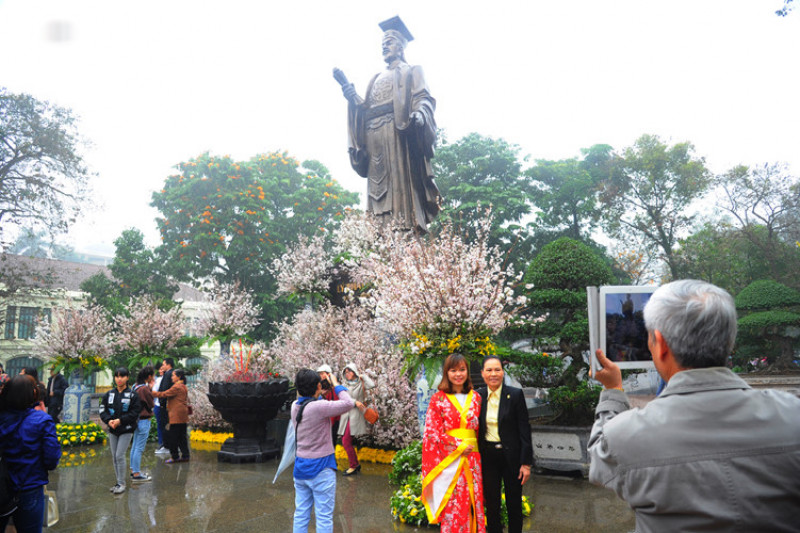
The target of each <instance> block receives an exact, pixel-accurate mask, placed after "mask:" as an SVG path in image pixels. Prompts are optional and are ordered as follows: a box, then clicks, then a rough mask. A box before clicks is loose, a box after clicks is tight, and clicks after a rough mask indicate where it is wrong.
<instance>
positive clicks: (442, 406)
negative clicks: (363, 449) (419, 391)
mask: <svg viewBox="0 0 800 533" xmlns="http://www.w3.org/2000/svg"><path fill="white" fill-rule="evenodd" d="M480 412H481V397H480V396H479V395H478V394H477V393H476V392H475V391H472V392H470V393H469V394H468V395H467V399H466V401H465V405H464V407H461V405H460V404H459V402H458V400H457V399H456V398H455V395H452V394H445V393H444V392H442V391H438V392H436V394H434V395H433V398H431V403H430V405H429V406H428V415H427V418H426V419H425V435H424V436H423V438H422V479H423V481H422V501H423V503H424V504H425V510H426V512H427V513H428V521H429V522H430V523H432V524H436V523H438V524H441V533H485V532H486V518H485V516H484V509H483V476H482V474H481V460H480V455H478V444H477V433H478V416H479V415H480ZM468 444H472V445H473V447H474V451H473V452H472V453H469V454H466V455H464V454H462V453H461V452H462V451H463V449H464V448H465V447H466V446H467V445H468Z"/></svg>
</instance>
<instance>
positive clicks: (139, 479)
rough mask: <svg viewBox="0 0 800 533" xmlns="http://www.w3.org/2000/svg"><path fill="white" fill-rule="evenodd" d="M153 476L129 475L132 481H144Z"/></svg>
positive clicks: (149, 479)
mask: <svg viewBox="0 0 800 533" xmlns="http://www.w3.org/2000/svg"><path fill="white" fill-rule="evenodd" d="M152 479H153V478H151V477H150V476H148V475H147V474H139V475H138V476H131V480H132V481H133V482H134V483H144V482H145V481H151V480H152Z"/></svg>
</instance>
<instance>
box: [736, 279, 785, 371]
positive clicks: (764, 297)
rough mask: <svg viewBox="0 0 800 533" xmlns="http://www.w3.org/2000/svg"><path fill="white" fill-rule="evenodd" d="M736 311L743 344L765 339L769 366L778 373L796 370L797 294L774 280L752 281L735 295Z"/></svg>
mask: <svg viewBox="0 0 800 533" xmlns="http://www.w3.org/2000/svg"><path fill="white" fill-rule="evenodd" d="M736 309H738V310H739V311H740V315H741V316H740V318H739V331H740V333H741V334H743V336H744V339H743V340H744V341H745V342H750V343H753V342H756V343H759V344H760V343H761V342H763V341H764V340H766V341H767V342H768V343H769V345H768V346H767V351H766V354H767V355H768V358H767V359H768V362H769V363H770V364H772V365H773V366H774V367H775V368H778V369H781V370H783V369H787V368H796V367H797V365H796V364H795V363H794V359H795V355H794V351H795V346H796V345H797V343H798V334H797V331H798V328H800V292H798V291H796V290H794V289H791V288H789V287H787V286H785V285H782V284H780V283H778V282H777V281H772V280H759V281H754V282H753V283H751V284H750V285H748V286H747V287H745V288H744V289H743V290H742V292H740V293H739V294H737V295H736ZM770 348H772V349H771V350H770ZM762 353H764V352H762Z"/></svg>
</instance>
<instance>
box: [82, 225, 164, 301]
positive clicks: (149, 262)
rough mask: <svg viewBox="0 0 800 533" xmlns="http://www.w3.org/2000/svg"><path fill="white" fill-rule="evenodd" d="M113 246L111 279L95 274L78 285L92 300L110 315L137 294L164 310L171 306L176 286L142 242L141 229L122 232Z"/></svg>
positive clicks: (160, 263) (153, 254) (110, 268)
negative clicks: (114, 249)
mask: <svg viewBox="0 0 800 533" xmlns="http://www.w3.org/2000/svg"><path fill="white" fill-rule="evenodd" d="M114 246H115V247H116V252H115V254H114V259H113V261H112V262H111V265H110V266H109V270H110V271H111V275H112V278H113V279H109V278H108V277H107V276H106V275H105V274H103V273H98V274H95V275H94V276H92V277H90V278H88V279H86V280H85V281H84V282H83V283H82V284H81V290H83V291H84V292H87V293H88V294H89V298H90V300H91V301H92V302H93V303H95V304H96V305H99V306H102V307H103V308H104V309H105V310H106V311H107V312H108V313H109V314H110V315H112V316H115V315H119V314H124V313H125V306H127V305H128V302H129V301H130V299H131V298H137V297H140V296H151V297H153V298H154V299H155V301H157V302H158V305H159V307H161V308H162V309H164V310H167V309H169V308H171V307H172V306H174V305H175V304H174V302H173V300H172V296H173V295H174V294H175V293H176V292H177V291H178V285H177V284H176V283H175V282H174V281H172V280H171V279H170V278H169V277H168V276H167V274H166V273H165V272H164V262H163V261H161V260H160V259H159V258H157V257H156V255H155V253H154V252H153V250H151V249H150V248H148V247H147V246H146V245H145V243H144V235H143V234H142V232H141V231H139V230H138V229H135V228H131V229H127V230H125V231H123V232H122V234H121V235H120V236H119V237H118V238H117V239H116V240H115V241H114Z"/></svg>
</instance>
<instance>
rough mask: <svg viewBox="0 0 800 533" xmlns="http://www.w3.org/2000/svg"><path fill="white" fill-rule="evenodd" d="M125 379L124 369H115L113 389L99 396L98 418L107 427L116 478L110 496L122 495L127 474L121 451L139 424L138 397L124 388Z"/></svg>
mask: <svg viewBox="0 0 800 533" xmlns="http://www.w3.org/2000/svg"><path fill="white" fill-rule="evenodd" d="M128 376H129V373H128V369H127V368H124V367H120V368H118V369H117V370H116V371H115V372H114V383H115V385H116V387H115V388H113V389H111V390H110V391H108V392H107V393H106V394H105V396H103V401H102V403H101V404H100V407H101V409H100V419H101V420H102V421H103V422H105V424H106V425H107V426H108V443H109V445H110V446H111V460H112V462H113V463H114V473H115V474H116V476H117V483H116V485H114V486H113V487H111V489H110V490H111V492H113V493H114V494H122V493H123V492H125V478H126V476H127V474H128V464H127V462H126V461H125V452H126V451H127V450H128V445H129V444H130V443H131V439H133V432H134V431H135V430H136V427H137V426H138V424H139V413H141V411H142V403H141V401H140V400H139V395H138V394H136V393H135V392H133V391H132V390H131V388H130V387H128Z"/></svg>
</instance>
